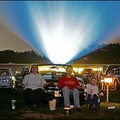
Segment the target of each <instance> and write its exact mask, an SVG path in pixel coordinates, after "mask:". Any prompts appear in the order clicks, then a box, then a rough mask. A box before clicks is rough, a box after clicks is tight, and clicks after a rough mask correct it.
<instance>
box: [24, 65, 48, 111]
mask: <svg viewBox="0 0 120 120" xmlns="http://www.w3.org/2000/svg"><path fill="white" fill-rule="evenodd" d="M22 85H23V89H24V93H25V102H26V108H25V109H26V110H28V109H31V108H33V107H34V106H38V107H39V106H40V104H41V103H43V102H44V101H45V90H44V88H45V87H46V86H47V85H48V83H47V82H46V80H45V78H44V77H43V76H42V75H41V74H39V72H38V66H37V65H36V64H33V65H32V66H31V70H30V74H28V75H26V76H25V77H24V79H23V81H22Z"/></svg>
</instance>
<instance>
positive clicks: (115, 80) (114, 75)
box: [102, 67, 120, 90]
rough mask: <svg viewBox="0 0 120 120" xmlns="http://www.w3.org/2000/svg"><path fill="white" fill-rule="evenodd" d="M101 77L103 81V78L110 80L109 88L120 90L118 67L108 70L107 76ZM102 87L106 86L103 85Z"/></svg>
mask: <svg viewBox="0 0 120 120" xmlns="http://www.w3.org/2000/svg"><path fill="white" fill-rule="evenodd" d="M102 77H103V78H102V79H103V80H104V79H105V78H111V80H112V81H111V82H110V83H109V86H110V88H114V89H116V90H118V89H120V67H117V68H113V69H110V70H109V71H107V74H106V75H104V76H102ZM104 85H106V84H105V83H104Z"/></svg>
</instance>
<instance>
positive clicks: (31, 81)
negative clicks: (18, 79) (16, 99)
mask: <svg viewBox="0 0 120 120" xmlns="http://www.w3.org/2000/svg"><path fill="white" fill-rule="evenodd" d="M45 83H46V81H45V79H44V77H43V76H42V75H41V74H38V73H36V74H33V73H30V74H28V75H26V76H25V77H24V79H23V81H22V84H23V85H24V90H25V89H26V88H31V89H33V90H34V89H38V88H41V89H43V90H44V87H43V86H44V84H45Z"/></svg>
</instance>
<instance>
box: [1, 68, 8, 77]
mask: <svg viewBox="0 0 120 120" xmlns="http://www.w3.org/2000/svg"><path fill="white" fill-rule="evenodd" d="M9 74H10V71H9V69H0V76H6V75H9Z"/></svg>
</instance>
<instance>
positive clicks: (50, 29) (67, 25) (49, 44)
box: [29, 6, 98, 64]
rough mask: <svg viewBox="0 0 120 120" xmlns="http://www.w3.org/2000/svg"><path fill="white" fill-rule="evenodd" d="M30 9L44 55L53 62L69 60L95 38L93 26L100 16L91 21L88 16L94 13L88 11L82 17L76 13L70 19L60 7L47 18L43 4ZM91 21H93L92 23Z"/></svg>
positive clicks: (62, 62)
mask: <svg viewBox="0 0 120 120" xmlns="http://www.w3.org/2000/svg"><path fill="white" fill-rule="evenodd" d="M58 7H59V6H58ZM52 9H54V8H52V7H51V9H50V10H51V11H52ZM29 10H30V13H31V18H32V19H33V22H34V30H35V32H36V33H37V37H38V41H37V42H38V44H41V43H42V46H43V47H44V49H43V50H44V56H47V58H49V59H50V61H51V62H52V63H55V64H65V63H67V62H69V61H70V60H71V59H73V58H74V57H75V56H76V55H77V54H79V53H80V52H81V51H83V50H84V49H85V48H87V47H88V46H89V45H90V44H91V43H93V42H94V40H95V39H93V37H95V35H97V34H96V31H93V28H96V23H97V22H98V17H97V16H96V19H94V20H92V21H91V19H90V18H88V16H90V15H91V16H94V15H93V14H92V13H89V12H86V14H85V15H84V16H82V18H80V17H81V16H76V15H74V16H73V17H72V18H71V20H69V19H70V18H69V17H68V15H67V13H65V12H66V11H64V13H63V8H59V9H58V12H55V13H50V15H51V16H47V20H46V19H45V16H43V15H42V13H41V6H39V7H38V6H36V7H33V8H31V7H30V9H29ZM54 10H55V9H54ZM55 11H56V10H55ZM47 12H49V11H47ZM38 13H39V14H38ZM89 21H91V24H90V25H89ZM88 25H89V27H88ZM93 32H94V34H93Z"/></svg>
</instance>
